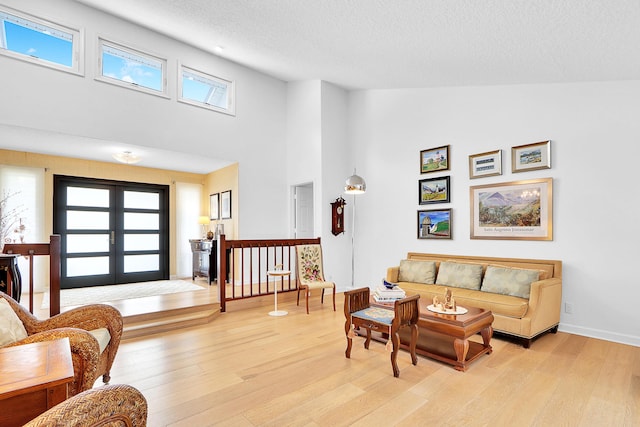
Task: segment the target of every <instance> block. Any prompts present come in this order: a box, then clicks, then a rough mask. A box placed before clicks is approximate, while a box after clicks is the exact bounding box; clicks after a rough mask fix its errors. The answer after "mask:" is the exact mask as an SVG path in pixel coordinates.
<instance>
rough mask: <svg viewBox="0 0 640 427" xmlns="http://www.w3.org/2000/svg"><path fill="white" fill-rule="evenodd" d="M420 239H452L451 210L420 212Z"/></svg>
mask: <svg viewBox="0 0 640 427" xmlns="http://www.w3.org/2000/svg"><path fill="white" fill-rule="evenodd" d="M418 239H451V209H432V210H425V211H418Z"/></svg>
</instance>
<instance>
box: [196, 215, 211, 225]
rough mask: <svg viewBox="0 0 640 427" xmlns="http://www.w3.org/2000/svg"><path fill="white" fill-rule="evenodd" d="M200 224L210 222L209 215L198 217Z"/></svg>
mask: <svg viewBox="0 0 640 427" xmlns="http://www.w3.org/2000/svg"><path fill="white" fill-rule="evenodd" d="M198 224H203V225H206V224H209V217H208V216H201V217H199V218H198Z"/></svg>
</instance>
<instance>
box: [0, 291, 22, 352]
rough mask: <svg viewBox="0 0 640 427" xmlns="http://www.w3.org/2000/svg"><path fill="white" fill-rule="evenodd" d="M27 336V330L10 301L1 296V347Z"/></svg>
mask: <svg viewBox="0 0 640 427" xmlns="http://www.w3.org/2000/svg"><path fill="white" fill-rule="evenodd" d="M26 337H27V330H26V329H25V328H24V325H23V324H22V322H21V321H20V318H19V317H18V315H17V314H16V312H15V311H13V309H12V308H11V306H10V305H9V303H8V302H7V301H6V300H5V299H4V298H0V347H2V346H4V345H7V344H11V343H14V342H16V341H20V340H22V339H25V338H26Z"/></svg>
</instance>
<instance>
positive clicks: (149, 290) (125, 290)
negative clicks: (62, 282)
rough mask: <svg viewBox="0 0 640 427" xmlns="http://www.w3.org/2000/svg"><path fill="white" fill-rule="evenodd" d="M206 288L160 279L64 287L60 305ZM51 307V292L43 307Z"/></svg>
mask: <svg viewBox="0 0 640 427" xmlns="http://www.w3.org/2000/svg"><path fill="white" fill-rule="evenodd" d="M203 289H205V288H204V287H202V286H199V285H197V284H195V283H193V282H189V281H187V280H158V281H155V282H141V283H127V284H124V285H106V286H92V287H89V288H75V289H62V290H61V291H60V306H61V307H69V306H73V305H85V304H96V303H101V302H107V301H117V300H123V299H132V298H144V297H150V296H154V295H166V294H175V293H178V292H192V291H201V290H203ZM41 308H49V292H45V293H44V295H43V298H42V307H41Z"/></svg>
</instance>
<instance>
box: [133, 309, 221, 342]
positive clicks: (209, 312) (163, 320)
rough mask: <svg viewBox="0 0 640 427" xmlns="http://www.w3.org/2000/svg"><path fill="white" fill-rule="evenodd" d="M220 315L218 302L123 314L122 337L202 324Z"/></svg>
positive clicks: (134, 336)
mask: <svg viewBox="0 0 640 427" xmlns="http://www.w3.org/2000/svg"><path fill="white" fill-rule="evenodd" d="M219 315H220V304H219V303H209V304H201V305H195V306H190V307H184V308H175V309H172V310H160V311H155V312H147V313H141V314H132V315H128V316H124V317H123V320H124V329H123V332H122V339H123V340H126V339H130V338H138V337H142V336H147V335H152V334H158V333H163V332H168V331H173V330H176V329H180V328H187V327H190V326H196V325H203V324H206V323H209V322H211V321H212V320H213V319H215V318H216V317H217V316H219Z"/></svg>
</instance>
